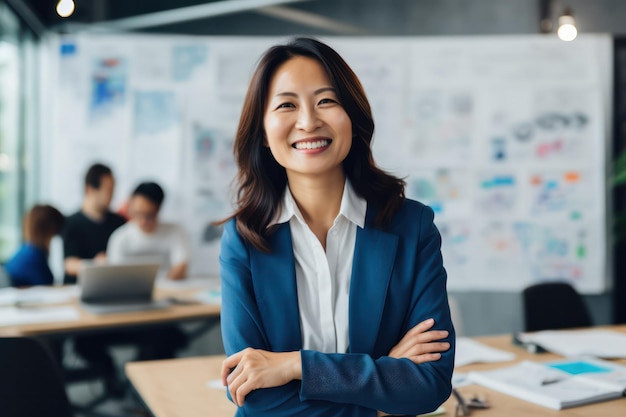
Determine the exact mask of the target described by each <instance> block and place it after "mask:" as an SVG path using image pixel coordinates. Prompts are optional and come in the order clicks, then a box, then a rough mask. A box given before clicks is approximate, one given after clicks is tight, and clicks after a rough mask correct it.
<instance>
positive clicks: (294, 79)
mask: <svg viewBox="0 0 626 417" xmlns="http://www.w3.org/2000/svg"><path fill="white" fill-rule="evenodd" d="M373 132H374V122H373V118H372V115H371V112H370V106H369V103H368V101H367V98H366V96H365V92H364V91H363V88H362V86H361V83H360V82H359V80H358V78H357V76H356V75H355V74H354V72H353V71H352V70H351V69H350V67H349V66H348V65H347V64H346V62H345V61H344V60H343V59H342V58H341V57H340V56H339V55H338V54H337V53H336V52H335V51H334V50H333V49H331V48H330V47H329V46H327V45H325V44H323V43H321V42H319V41H316V40H314V39H309V38H297V39H294V40H293V41H291V42H289V43H287V44H284V45H277V46H274V47H272V48H270V49H269V50H268V51H267V52H266V53H265V54H264V55H263V56H262V58H261V60H260V61H259V63H258V65H257V68H256V70H255V72H254V74H253V76H252V80H251V82H250V86H249V88H248V92H247V95H246V98H245V101H244V105H243V110H242V115H241V118H240V121H239V127H238V130H237V133H236V137H235V145H234V154H235V160H236V162H237V164H238V176H237V182H238V193H237V197H238V200H237V206H236V210H235V212H234V214H233V215H232V216H231V217H230V218H229V219H226V220H225V221H224V223H225V228H224V233H223V236H222V242H221V244H222V246H221V252H220V268H221V279H222V310H221V321H222V337H223V341H224V348H225V350H226V353H227V355H228V357H227V359H226V360H225V361H224V363H223V366H222V382H223V384H224V385H227V387H228V390H227V392H228V395H229V396H230V398H231V399H232V400H233V402H234V403H235V404H237V405H238V406H239V409H238V412H237V415H238V416H243V415H254V416H274V417H276V416H293V415H323V416H375V415H377V414H378V415H386V413H391V414H411V415H415V414H422V413H426V412H429V411H432V410H434V409H436V408H437V407H438V406H439V405H440V404H442V403H443V402H444V401H445V400H446V399H447V398H448V397H449V395H450V392H451V389H452V388H451V377H452V371H453V367H454V341H455V336H454V328H453V325H452V321H451V318H450V310H449V306H448V298H447V292H446V279H447V276H446V271H445V269H444V267H443V261H442V256H441V250H440V246H441V237H440V234H439V232H438V230H437V228H436V227H435V225H434V223H433V218H434V214H433V211H432V209H430V208H429V207H427V206H425V205H423V204H421V203H419V202H416V201H412V200H409V199H406V198H405V196H404V185H405V184H404V181H403V180H401V179H399V178H396V177H394V176H392V175H390V174H388V173H386V172H384V171H383V170H381V169H380V168H378V167H377V166H376V164H375V162H374V159H373V156H372V150H371V141H372V135H373Z"/></svg>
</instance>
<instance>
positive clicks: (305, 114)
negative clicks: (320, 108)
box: [296, 106, 322, 132]
mask: <svg viewBox="0 0 626 417" xmlns="http://www.w3.org/2000/svg"><path fill="white" fill-rule="evenodd" d="M321 124H322V123H321V120H320V119H319V115H318V114H317V111H315V109H313V108H309V107H306V106H303V107H301V108H300V112H299V113H298V120H297V122H296V128H297V129H301V130H304V131H306V132H311V131H314V130H315V129H317V128H318V127H320V126H321Z"/></svg>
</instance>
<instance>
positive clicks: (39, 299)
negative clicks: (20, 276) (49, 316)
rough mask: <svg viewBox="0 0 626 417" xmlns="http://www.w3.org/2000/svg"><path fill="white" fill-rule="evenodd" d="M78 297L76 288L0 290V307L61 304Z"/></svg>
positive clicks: (39, 287)
mask: <svg viewBox="0 0 626 417" xmlns="http://www.w3.org/2000/svg"><path fill="white" fill-rule="evenodd" d="M77 296H78V287H77V286H67V287H44V286H38V287H30V288H26V289H17V288H12V287H10V288H2V289H0V305H11V306H12V305H25V304H27V305H32V304H38V305H39V304H61V303H67V302H69V301H71V300H72V299H73V298H76V297H77Z"/></svg>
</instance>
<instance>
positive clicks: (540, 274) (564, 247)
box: [515, 223, 589, 282]
mask: <svg viewBox="0 0 626 417" xmlns="http://www.w3.org/2000/svg"><path fill="white" fill-rule="evenodd" d="M515 231H516V234H517V237H518V239H519V241H520V242H521V245H522V248H523V251H524V258H525V259H526V264H527V267H528V269H530V273H531V276H532V278H533V280H534V281H543V280H547V279H565V280H569V281H572V282H576V281H580V280H581V279H582V278H583V276H584V272H585V267H584V265H585V263H586V261H587V256H588V255H589V254H588V252H589V249H588V248H589V242H588V240H589V236H588V235H589V234H588V232H587V230H586V228H585V227H583V226H581V225H576V224H562V225H550V226H548V225H541V224H533V223H517V224H516V225H515Z"/></svg>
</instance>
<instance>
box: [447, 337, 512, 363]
mask: <svg viewBox="0 0 626 417" xmlns="http://www.w3.org/2000/svg"><path fill="white" fill-rule="evenodd" d="M513 359H515V354H514V353H511V352H507V351H504V350H500V349H495V348H492V347H489V346H487V345H484V344H482V343H479V342H477V341H475V340H472V339H470V338H467V337H458V338H457V339H456V355H455V357H454V364H455V366H463V365H469V364H470V363H476V362H506V361H511V360H513Z"/></svg>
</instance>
